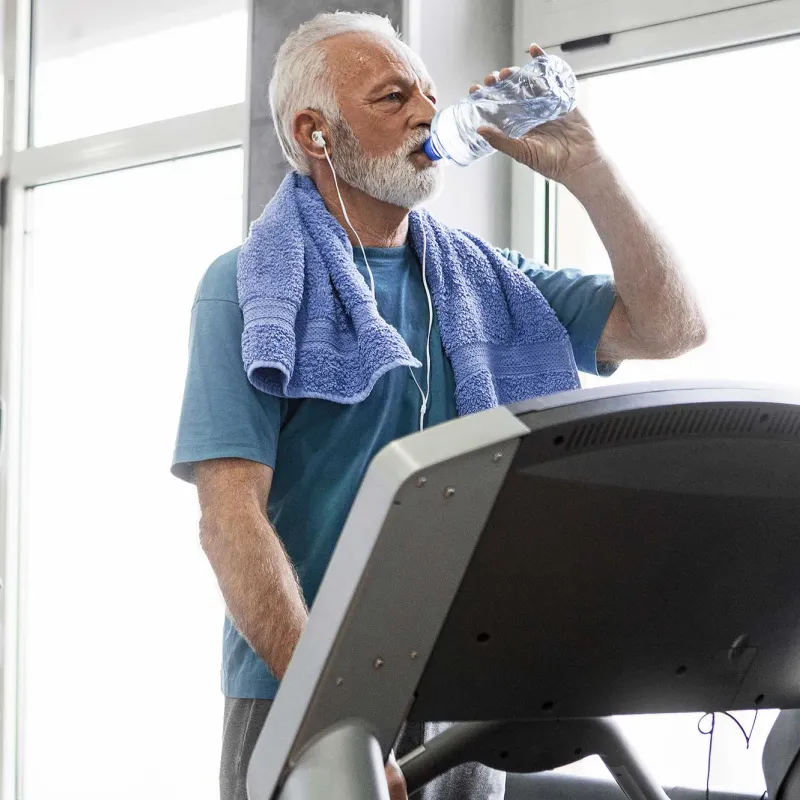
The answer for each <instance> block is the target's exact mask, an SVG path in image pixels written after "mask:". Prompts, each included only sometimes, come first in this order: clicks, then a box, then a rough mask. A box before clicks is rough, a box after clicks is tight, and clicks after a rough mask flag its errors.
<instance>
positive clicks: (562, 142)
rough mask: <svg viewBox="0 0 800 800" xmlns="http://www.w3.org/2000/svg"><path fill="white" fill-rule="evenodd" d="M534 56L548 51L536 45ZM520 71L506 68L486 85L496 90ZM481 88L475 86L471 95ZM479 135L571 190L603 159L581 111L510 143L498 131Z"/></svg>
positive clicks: (487, 130)
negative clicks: (574, 181) (505, 80)
mask: <svg viewBox="0 0 800 800" xmlns="http://www.w3.org/2000/svg"><path fill="white" fill-rule="evenodd" d="M530 54H531V58H535V57H536V56H541V55H544V51H543V50H542V48H541V47H539V46H538V45H535V44H532V45H531V48H530ZM518 69H519V67H506V68H505V69H501V70H500V71H499V72H493V73H492V74H491V75H487V76H486V78H485V79H484V84H485V85H486V86H494V84H496V83H497V82H498V81H501V80H504V79H505V78H508V77H509V76H510V75H513V74H514V73H515V72H516V71H517V70H518ZM480 88H481V87H480V86H479V85H478V84H475V85H474V86H472V87H471V88H470V92H474V91H476V90H477V89H480ZM478 133H480V135H481V136H483V138H484V139H486V141H487V142H489V144H490V145H491V146H492V147H494V148H495V150H499V151H500V152H501V153H505V154H506V155H508V156H511V158H513V159H514V160H515V161H519V162H520V164H524V165H525V166H526V167H530V168H531V169H533V170H535V171H536V172H538V173H539V174H540V175H544V177H545V178H550V179H551V180H554V181H558V182H559V183H562V184H564V185H565V186H567V188H569V185H570V183H571V182H572V181H573V180H575V179H576V178H577V177H578V176H579V175H580V173H581V171H583V170H584V169H585V168H586V167H588V166H589V165H591V164H595V163H596V162H598V161H601V160H602V159H603V153H602V151H601V150H600V147H599V145H598V144H597V140H596V139H595V136H594V133H593V131H592V128H591V126H590V125H589V123H588V122H587V120H586V118H585V117H584V116H583V114H581V112H580V111H578V109H577V108H576V109H575V110H573V111H571V112H570V113H569V114H567V115H566V116H564V117H561V118H560V119H557V120H553V121H552V122H546V123H544V125H539V126H537V127H536V128H532V129H531V130H530V131H528V133H526V134H525V135H524V136H521V137H520V138H519V139H509V138H508V136H506V135H505V134H504V133H502V132H501V131H500V130H498V129H497V128H494V127H483V128H480V129H479V130H478Z"/></svg>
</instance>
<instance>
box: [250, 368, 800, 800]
mask: <svg viewBox="0 0 800 800" xmlns="http://www.w3.org/2000/svg"><path fill="white" fill-rule="evenodd" d="M799 534H800V393H799V392H797V391H794V390H790V389H784V388H779V387H770V386H756V385H734V384H721V383H691V384H690V383H676V382H668V383H650V384H638V385H626V386H611V387H603V388H600V389H591V390H580V391H575V392H567V393H563V394H558V395H552V396H548V397H542V398H537V399H534V400H530V401H527V402H524V403H519V404H516V405H513V406H508V407H504V408H494V409H490V410H487V411H484V412H481V413H479V414H474V415H470V416H467V417H462V418H459V419H456V420H453V421H451V422H448V423H445V424H442V425H438V426H436V427H433V428H431V429H429V430H427V431H424V432H422V433H418V434H413V435H411V436H408V437H405V438H403V439H400V440H397V441H395V442H393V443H391V444H390V445H388V446H387V447H386V448H385V449H384V450H382V451H381V452H380V453H379V454H378V455H377V456H376V457H375V459H374V460H373V462H372V464H371V465H370V467H369V469H368V471H367V473H366V475H365V477H364V480H363V483H362V486H361V488H360V490H359V493H358V495H357V497H356V500H355V502H354V504H353V507H352V509H351V511H350V514H349V517H348V519H347V522H346V524H345V527H344V529H343V532H342V535H341V537H340V540H339V542H338V545H337V547H336V550H335V552H334V555H333V558H332V560H331V562H330V565H329V567H328V570H327V572H326V574H325V577H324V580H323V583H322V585H321V587H320V591H319V593H318V595H317V599H316V601H315V603H314V606H313V608H312V611H311V614H310V616H309V621H308V625H307V628H306V630H305V631H304V633H303V635H302V637H301V639H300V642H299V644H298V647H297V649H296V651H295V654H294V657H293V658H292V661H291V664H290V667H289V669H288V671H287V674H286V676H285V678H284V680H283V682H282V684H281V687H280V690H279V691H278V694H277V697H276V699H275V702H274V705H273V707H272V709H271V712H270V714H269V717H268V719H267V721H266V724H265V726H264V728H263V730H262V732H261V735H260V738H259V740H258V742H257V744H256V747H255V750H254V752H253V756H252V759H251V762H250V768H249V771H248V778H247V789H248V796H249V798H250V800H278V798H279V799H280V800H301V799H302V800H316V798H320V800H322V798H325V799H326V800H373V798H381V799H382V800H385V798H388V791H387V787H386V781H385V777H384V763H385V760H386V758H387V757H388V754H389V751H390V750H391V748H392V747H393V745H394V743H395V741H396V739H397V736H398V733H399V731H400V729H401V726H402V725H403V723H404V722H406V721H409V722H433V721H447V722H452V723H455V724H454V725H453V726H451V727H450V728H449V729H448V730H447V731H445V733H443V734H442V735H441V736H439V737H437V738H436V739H434V740H432V741H430V742H426V743H425V745H424V746H423V747H421V748H420V749H419V750H418V751H415V752H414V753H411V754H409V756H407V757H406V758H405V759H404V760H403V762H402V763H401V766H402V768H403V771H404V774H405V776H406V780H407V782H408V788H409V793H412V792H413V791H415V790H416V789H419V788H420V787H421V786H423V785H425V783H426V782H428V781H430V780H432V779H433V778H435V777H437V776H438V775H440V774H442V773H443V772H445V771H446V770H448V769H450V768H452V767H453V766H455V765H457V764H460V763H465V762H468V761H480V762H481V763H484V764H486V765H487V766H490V767H496V768H498V769H502V770H505V771H507V772H519V773H531V772H536V771H538V770H548V769H552V768H553V767H555V766H559V765H561V764H566V763H570V762H572V761H575V760H578V759H579V758H583V757H585V756H586V755H589V754H591V753H598V754H600V755H601V757H602V758H603V760H604V761H605V763H606V765H607V766H608V767H609V770H610V772H611V774H612V776H613V778H614V780H615V781H616V782H617V784H618V785H619V787H620V788H621V789H622V790H623V792H624V793H625V794H626V795H627V797H628V798H630V800H665V798H666V797H667V795H666V794H665V793H664V790H663V788H662V787H660V786H659V785H658V784H657V782H656V781H655V780H654V779H653V777H652V776H651V775H649V773H648V772H647V770H646V769H645V768H644V767H643V765H642V764H641V763H640V762H639V761H638V760H637V758H636V756H635V753H633V751H632V750H631V748H630V746H629V745H628V743H627V742H626V741H625V739H624V737H622V735H621V734H620V732H619V730H618V729H617V727H616V725H615V723H614V721H613V720H611V719H609V717H611V716H612V715H621V714H641V713H670V712H688V711H697V712H707V711H730V710H738V709H756V708H782V709H788V708H798V707H800V670H798V669H797V668H796V666H795V665H796V664H797V663H798V662H799V661H800V592H798V591H797V587H798V585H800V535H799Z"/></svg>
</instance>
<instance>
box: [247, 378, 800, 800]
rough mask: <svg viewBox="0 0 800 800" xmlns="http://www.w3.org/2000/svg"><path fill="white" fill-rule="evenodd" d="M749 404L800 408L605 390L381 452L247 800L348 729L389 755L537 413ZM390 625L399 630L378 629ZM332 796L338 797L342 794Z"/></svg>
mask: <svg viewBox="0 0 800 800" xmlns="http://www.w3.org/2000/svg"><path fill="white" fill-rule="evenodd" d="M743 401H744V402H761V403H791V404H798V405H800V393H797V392H795V391H792V390H790V389H785V388H783V387H774V386H746V387H742V386H737V385H734V384H730V383H714V382H706V383H700V384H697V383H693V384H687V383H683V382H668V383H646V384H632V385H626V386H611V387H603V388H599V389H591V390H582V391H576V392H567V393H563V394H558V395H552V396H548V397H543V398H538V399H535V400H531V401H527V402H525V403H520V404H516V405H515V406H510V407H508V408H495V409H490V410H488V411H485V412H481V413H479V414H474V415H470V416H467V417H462V418H459V419H456V420H453V421H451V422H448V423H445V424H442V425H439V426H436V427H434V428H432V429H430V430H428V431H425V432H423V433H419V434H413V435H411V436H408V437H405V438H403V439H400V440H397V441H395V442H393V443H391V444H390V445H388V446H387V447H386V448H384V450H382V451H381V452H380V453H379V454H378V455H377V456H376V457H375V459H374V460H373V461H372V463H371V465H370V467H369V469H368V471H367V473H366V475H365V478H364V481H363V483H362V486H361V489H360V491H359V493H358V496H357V497H356V500H355V503H354V505H353V507H352V509H351V512H350V514H349V516H348V518H347V522H346V524H345V526H344V529H343V532H342V535H341V537H340V540H339V543H338V545H337V548H336V550H335V552H334V555H333V558H332V559H331V562H330V564H329V566H328V569H327V571H326V574H325V577H324V579H323V582H322V585H321V587H320V590H319V593H318V595H317V599H316V600H315V603H314V607H313V611H312V613H311V614H310V617H309V622H308V625H307V627H306V630H305V631H304V633H303V636H302V637H301V639H300V642H299V644H298V647H297V650H296V651H295V654H294V657H293V658H292V661H291V664H290V667H289V670H288V672H287V675H286V677H285V679H284V681H283V683H282V685H281V688H280V690H279V692H278V694H277V696H276V699H275V703H274V705H273V707H272V710H271V713H270V715H269V717H268V718H267V722H266V724H265V726H264V729H263V730H262V732H261V735H260V736H259V739H258V741H257V743H256V746H255V749H254V752H253V755H252V758H251V762H250V767H249V770H248V777H247V790H248V796H249V798H250V800H270V798H272V797H274V796H275V795H276V792H277V790H278V789H279V787H281V786H282V784H283V782H284V781H285V780H286V778H287V775H288V773H289V772H290V771H291V770H292V769H294V768H295V767H296V766H299V765H300V764H301V763H303V756H304V754H305V756H306V758H308V757H309V756H311V753H310V752H308V751H309V750H310V749H312V745H313V744H314V743H315V742H316V741H317V740H318V739H319V738H320V737H323V736H324V735H326V732H327V733H330V731H331V730H332V729H336V728H337V727H339V726H341V725H343V724H345V723H346V722H351V723H353V725H352V726H351V727H352V728H353V730H354V731H355V733H354V736H355V738H359V737H361V736H362V735H363V732H364V731H366V732H367V735H368V737H369V736H371V737H374V739H375V740H376V741H377V743H378V745H379V749H380V752H381V753H382V755H383V757H384V758H386V756H387V755H388V752H389V750H390V749H391V747H392V745H393V743H394V741H395V739H396V736H397V733H398V731H399V729H400V727H401V725H402V723H403V722H404V721H405V719H406V716H407V714H408V710H409V708H410V706H411V704H412V703H413V699H414V691H415V689H416V686H417V684H418V683H419V680H420V678H421V676H422V673H423V672H424V669H425V665H426V661H427V658H428V656H429V654H430V653H431V651H432V649H433V647H434V646H435V643H436V638H437V636H438V633H439V631H440V630H441V627H442V625H443V624H444V621H445V619H446V616H447V613H448V610H449V608H450V605H451V603H452V601H453V598H454V596H455V594H456V592H457V591H458V587H459V584H460V581H461V579H462V577H463V575H464V572H465V571H466V569H467V566H468V564H469V561H470V558H471V556H472V553H473V551H474V549H475V546H476V545H477V542H478V540H479V538H480V535H481V532H482V530H483V527H484V525H485V523H486V521H487V519H488V516H489V513H490V512H491V509H492V506H493V504H494V501H495V498H496V497H497V494H498V492H499V491H500V488H501V486H502V485H503V481H504V480H505V476H506V474H507V472H508V469H509V468H510V466H511V463H512V460H513V456H514V454H515V453H516V450H517V448H518V446H519V442H520V440H521V438H522V437H523V436H525V435H527V434H528V433H530V432H532V431H533V430H535V429H536V426H535V414H531V413H530V412H535V411H544V410H550V409H562V410H563V412H564V414H563V416H564V418H565V419H566V418H570V419H573V420H575V421H576V422H578V421H580V419H581V418H583V417H591V416H594V415H596V414H598V413H602V412H608V411H623V410H628V411H629V410H636V409H645V408H658V407H664V406H669V405H673V404H681V403H691V402H697V403H724V402H743ZM518 414H525V415H526V422H527V423H528V424H523V422H521V420H520V419H519V418H518V416H517V415H518ZM531 422H533V427H530V424H531ZM552 422H553V417H552V416H551V417H550V420H549V421H548V424H550V423H552ZM476 464H480V465H481V466H482V469H475V465H476ZM409 518H410V519H412V520H415V521H416V524H412V525H409ZM431 525H433V526H434V527H435V528H436V530H437V536H436V537H431V538H429V539H427V540H423V541H425V543H426V544H429V545H430V547H421V546H420V544H421V540H420V537H419V532H418V530H419V528H421V527H428V526H431ZM431 574H434V575H436V576H437V580H436V581H431V580H430V575H431ZM387 618H391V619H392V627H391V629H389V628H388V627H387V626H385V625H383V624H382V621H383V620H385V619H387ZM371 772H373V774H374V771H373V770H371ZM369 784H370V785H369V786H368V785H367V784H366V783H365V785H364V786H363V794H362V795H360V796H363V797H365V798H366V797H384V796H386V789H385V786H381V785H380V781H378V786H374V785H372V781H369ZM327 796H328V797H330V798H335V797H338V796H339V795H338V792H337V790H336V787H334V786H329V791H328V793H327ZM341 796H342V797H345V796H347V795H346V794H342V795H341ZM351 797H352V795H351Z"/></svg>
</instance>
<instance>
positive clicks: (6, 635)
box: [0, 0, 252, 800]
mask: <svg viewBox="0 0 800 800" xmlns="http://www.w3.org/2000/svg"><path fill="white" fill-rule="evenodd" d="M250 5H251V3H250V2H248V4H247V6H248V11H249V9H250ZM0 13H3V15H4V24H5V29H4V36H3V54H2V59H3V76H2V80H3V88H4V96H3V120H2V140H1V141H2V154H0V398H2V401H3V405H4V415H3V420H2V431H1V432H0V435H2V437H3V441H2V447H0V636H1V637H2V641H1V642H0V671H2V675H3V687H2V691H0V719H2V755H1V757H0V798H2V799H3V800H11V798H17V797H21V796H22V775H21V769H20V764H21V747H22V743H23V742H24V736H23V735H22V724H23V722H22V721H23V718H24V717H23V714H22V707H21V702H22V698H23V696H24V692H23V689H24V686H23V677H24V675H23V670H22V669H21V664H20V658H21V648H20V631H21V630H22V629H23V626H24V597H22V596H21V591H20V572H21V570H20V560H21V553H20V551H21V547H20V539H21V532H22V531H23V530H24V524H25V520H24V508H25V498H24V497H23V496H22V495H23V492H24V490H25V485H26V481H25V469H26V462H25V458H24V442H25V441H26V438H27V432H26V430H25V425H26V415H25V414H24V413H23V410H24V403H25V396H26V375H25V364H26V363H27V362H26V358H27V353H28V349H29V343H28V342H26V339H25V327H24V319H25V316H26V311H27V310H29V299H30V291H29V286H28V284H29V281H30V275H29V274H26V270H25V231H26V219H28V218H29V215H28V214H27V213H26V212H27V211H28V209H27V205H28V197H29V192H30V191H31V190H32V189H34V188H36V187H37V186H42V185H45V184H48V183H53V182H56V181H64V180H71V179H75V178H83V177H89V176H92V175H97V174H101V173H104V172H111V171H115V170H123V169H130V168H133V167H140V166H145V165H148V164H155V163H159V162H163V161H170V160H173V159H177V158H184V157H190V156H197V155H203V154H208V153H213V152H217V151H220V150H228V149H231V148H234V147H242V148H244V152H245V159H244V174H243V176H242V180H243V185H244V189H245V196H246V175H247V145H248V129H249V125H248V119H249V103H248V101H247V99H245V101H244V102H242V103H239V104H235V105H230V106H226V107H223V108H216V109H210V110H207V111H202V112H198V113H194V114H189V115H185V116H181V117H176V118H173V119H166V120H161V121H157V122H151V123H147V124H143V125H138V126H134V127H130V128H126V129H123V130H118V131H112V132H109V133H102V134H98V135H94V136H89V137H85V138H82V139H77V140H74V141H68V142H63V143H58V144H53V145H48V146H43V147H34V146H32V143H31V137H30V132H31V125H30V123H31V119H32V114H33V98H32V92H31V88H32V87H31V69H32V57H33V53H32V23H33V19H32V17H33V2H32V0H5V3H4V7H3V9H2V11H0ZM247 48H248V54H247V62H248V74H247V77H246V82H247V84H248V86H246V87H245V98H249V96H250V91H249V82H250V74H249V63H250V51H251V49H252V14H248V32H247ZM245 206H246V204H245ZM246 222H247V220H246V211H245V210H244V209H243V217H242V231H243V233H244V232H245V231H246Z"/></svg>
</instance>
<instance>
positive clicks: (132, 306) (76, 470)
mask: <svg viewBox="0 0 800 800" xmlns="http://www.w3.org/2000/svg"><path fill="white" fill-rule="evenodd" d="M242 169H243V166H242V154H241V151H239V150H233V151H226V152H222V153H215V154H211V155H206V156H200V157H196V158H191V159H184V160H179V161H173V162H168V163H164V164H157V165H154V166H149V167H143V168H140V169H135V170H128V171H123V172H115V173H111V174H107V175H100V176H97V177H91V178H85V179H82V180H75V181H69V182H65V183H60V184H55V185H50V186H44V187H41V188H37V189H35V190H33V192H32V197H31V203H30V205H31V208H32V214H31V216H30V218H29V225H28V229H29V234H28V236H29V240H30V245H31V248H30V251H29V253H28V257H27V259H26V267H27V269H30V270H32V271H33V278H32V293H31V300H30V308H31V313H30V316H29V317H28V319H27V335H28V337H29V341H30V348H31V349H30V359H29V361H28V363H27V365H26V366H27V370H28V372H29V387H30V390H29V393H28V396H27V397H26V403H25V407H26V413H27V414H28V415H29V417H28V421H27V428H28V430H29V431H30V435H29V438H28V441H27V442H26V446H25V460H26V464H25V470H26V474H27V480H26V487H25V488H26V491H25V497H24V514H25V517H24V518H25V525H24V528H23V544H24V548H25V552H26V557H25V559H24V562H25V567H26V569H25V571H24V572H23V586H24V589H25V591H24V596H23V601H24V609H25V613H24V616H23V629H22V640H23V644H24V658H25V661H24V703H23V709H24V711H23V718H22V729H23V733H24V736H23V751H22V752H23V756H22V765H21V766H22V770H23V790H24V792H23V797H24V798H25V800H53V798H56V797H57V798H61V799H62V800H72V799H74V800H108V798H109V797H113V798H114V800H141V798H145V797H146V798H148V800H173V798H176V797H191V798H195V799H196V800H212V799H213V798H216V797H218V778H217V775H218V764H219V748H220V741H221V729H222V702H223V699H222V695H221V693H220V688H219V666H220V650H221V635H222V622H223V618H224V617H223V604H222V601H221V598H220V596H219V592H218V589H217V586H216V581H215V579H214V576H213V573H212V571H211V568H210V566H209V565H208V563H207V560H206V558H205V555H204V554H203V552H202V550H201V548H200V545H199V539H198V520H199V512H198V505H197V496H196V492H195V491H194V489H193V488H192V487H190V486H188V485H186V484H182V483H180V482H179V481H177V480H176V479H175V478H173V477H172V476H171V475H170V472H169V467H170V459H171V455H172V448H173V444H174V441H175V434H176V430H177V423H178V416H179V410H180V402H181V397H182V392H183V382H184V379H185V374H186V373H185V371H186V359H187V352H188V351H187V344H188V333H189V319H190V311H191V306H192V300H193V297H194V292H195V290H196V287H197V284H198V282H199V280H200V278H201V276H202V274H203V272H204V271H205V269H206V268H207V266H208V264H209V263H210V262H211V261H212V260H213V259H214V258H215V257H216V256H218V255H220V254H222V253H224V252H226V251H227V250H230V249H231V248H233V247H235V246H236V245H237V244H238V243H239V241H240V235H241V219H242V216H241V215H242Z"/></svg>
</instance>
